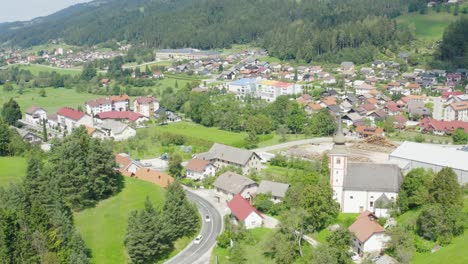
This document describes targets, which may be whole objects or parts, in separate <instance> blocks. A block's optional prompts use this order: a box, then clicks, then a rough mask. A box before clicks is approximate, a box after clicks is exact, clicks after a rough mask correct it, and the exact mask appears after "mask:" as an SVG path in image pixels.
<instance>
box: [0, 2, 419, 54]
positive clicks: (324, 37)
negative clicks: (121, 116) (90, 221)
mask: <svg viewBox="0 0 468 264" xmlns="http://www.w3.org/2000/svg"><path fill="white" fill-rule="evenodd" d="M425 2H426V1H425V0H410V1H406V0H395V1H387V0H327V1H322V0H304V1H284V0H269V1H262V0H238V1H229V0H196V1H189V0H170V1H167V0H135V1H116V0H107V1H94V2H91V3H88V4H82V5H76V6H73V7H70V8H67V9H65V10H62V11H60V12H58V13H56V14H53V15H51V16H48V17H45V18H38V19H35V20H32V21H30V22H16V23H8V24H2V25H0V42H8V43H9V44H12V45H19V46H32V45H37V44H42V43H46V42H47V41H49V40H56V39H62V40H64V41H65V42H66V43H69V44H76V45H94V44H97V43H102V42H106V41H109V40H117V41H130V42H139V43H144V44H145V45H147V46H149V47H160V48H166V47H171V48H180V47H193V48H200V49H212V48H225V47H230V46H231V45H232V44H237V43H256V44H258V45H260V46H263V47H264V48H266V49H267V50H268V51H269V52H270V53H271V55H274V56H277V57H279V58H282V59H301V60H305V61H311V60H316V59H321V58H323V57H324V56H325V58H327V57H326V56H327V54H329V53H332V52H333V53H338V56H339V55H340V53H343V54H345V55H348V56H349V55H353V54H352V53H353V52H357V53H358V54H359V53H369V51H372V50H375V49H376V48H395V49H396V47H397V45H398V44H399V43H407V42H408V41H409V40H411V39H412V34H411V32H410V31H409V30H408V29H406V28H399V27H397V25H396V23H395V20H394V19H393V18H395V17H396V16H398V15H400V14H401V13H402V12H407V11H416V9H417V7H418V6H419V5H418V4H420V3H423V4H425ZM421 6H424V5H421ZM363 51H366V52H363Z"/></svg>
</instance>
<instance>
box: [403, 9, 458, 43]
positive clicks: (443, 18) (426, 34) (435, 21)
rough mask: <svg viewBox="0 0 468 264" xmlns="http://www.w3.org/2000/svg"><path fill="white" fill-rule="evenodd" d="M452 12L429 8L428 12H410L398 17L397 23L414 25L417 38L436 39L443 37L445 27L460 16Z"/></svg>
mask: <svg viewBox="0 0 468 264" xmlns="http://www.w3.org/2000/svg"><path fill="white" fill-rule="evenodd" d="M461 15H462V14H461V13H460V15H459V16H454V15H453V14H451V13H447V12H444V11H441V12H440V13H437V12H435V11H432V10H429V11H428V13H427V14H418V13H410V14H405V15H402V16H399V17H397V23H399V24H401V25H407V26H409V25H414V27H415V34H416V38H418V39H421V40H428V41H435V40H439V39H442V35H443V33H444V29H445V28H446V27H447V26H448V25H449V24H450V23H451V22H452V21H455V20H456V19H457V18H459V17H460V16H461Z"/></svg>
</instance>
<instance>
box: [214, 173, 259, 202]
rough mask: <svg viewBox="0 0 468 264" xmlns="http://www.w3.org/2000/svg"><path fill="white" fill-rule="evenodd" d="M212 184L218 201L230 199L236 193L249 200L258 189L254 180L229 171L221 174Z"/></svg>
mask: <svg viewBox="0 0 468 264" xmlns="http://www.w3.org/2000/svg"><path fill="white" fill-rule="evenodd" d="M213 186H214V187H215V191H216V196H217V198H218V199H219V200H220V201H221V200H225V201H230V200H231V199H232V198H233V197H234V196H235V195H236V194H240V195H242V197H244V198H246V199H249V200H250V199H251V198H252V196H253V195H254V194H255V193H257V189H258V185H257V183H256V182H254V181H253V180H251V179H249V178H247V177H244V176H242V175H239V174H237V173H234V172H231V171H228V172H225V173H223V174H221V175H220V176H219V177H218V178H217V179H216V181H215V182H214V183H213Z"/></svg>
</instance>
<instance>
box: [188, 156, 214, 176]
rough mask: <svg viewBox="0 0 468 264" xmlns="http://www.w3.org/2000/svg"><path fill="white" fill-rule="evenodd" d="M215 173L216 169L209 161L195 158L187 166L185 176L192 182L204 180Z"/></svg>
mask: <svg viewBox="0 0 468 264" xmlns="http://www.w3.org/2000/svg"><path fill="white" fill-rule="evenodd" d="M215 173H216V167H215V166H214V165H213V164H211V162H210V161H208V160H202V159H197V158H193V159H191V160H190V161H189V162H188V163H187V165H185V176H186V177H187V178H189V179H192V180H203V179H205V178H206V177H209V176H214V175H215Z"/></svg>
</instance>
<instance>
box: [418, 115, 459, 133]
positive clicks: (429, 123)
mask: <svg viewBox="0 0 468 264" xmlns="http://www.w3.org/2000/svg"><path fill="white" fill-rule="evenodd" d="M419 126H420V127H421V128H422V132H423V133H427V132H429V133H433V134H434V135H440V136H443V135H451V134H452V133H453V131H454V130H455V129H457V128H462V129H464V130H465V132H466V133H468V122H463V121H442V120H435V119H432V118H429V117H426V118H423V119H421V121H420V122H419Z"/></svg>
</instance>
